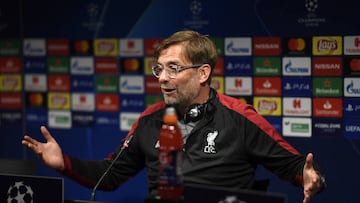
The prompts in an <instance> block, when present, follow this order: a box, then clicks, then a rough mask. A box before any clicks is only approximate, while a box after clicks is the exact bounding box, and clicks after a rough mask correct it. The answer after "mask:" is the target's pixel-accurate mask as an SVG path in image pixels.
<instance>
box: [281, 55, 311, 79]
mask: <svg viewBox="0 0 360 203" xmlns="http://www.w3.org/2000/svg"><path fill="white" fill-rule="evenodd" d="M310 67H311V61H310V57H284V58H283V74H284V75H310V74H311V72H310V70H311V69H310Z"/></svg>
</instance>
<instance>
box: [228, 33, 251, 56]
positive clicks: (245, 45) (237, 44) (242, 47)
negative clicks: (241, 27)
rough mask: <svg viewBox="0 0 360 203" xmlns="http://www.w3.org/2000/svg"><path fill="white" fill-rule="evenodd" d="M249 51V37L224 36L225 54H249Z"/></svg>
mask: <svg viewBox="0 0 360 203" xmlns="http://www.w3.org/2000/svg"><path fill="white" fill-rule="evenodd" d="M251 52H252V49H251V38H249V37H238V38H225V55H226V56H250V55H251Z"/></svg>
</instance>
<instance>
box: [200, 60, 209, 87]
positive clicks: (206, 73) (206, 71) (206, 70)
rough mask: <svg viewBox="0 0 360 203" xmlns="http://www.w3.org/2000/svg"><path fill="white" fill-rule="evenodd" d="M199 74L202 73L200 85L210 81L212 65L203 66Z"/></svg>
mask: <svg viewBox="0 0 360 203" xmlns="http://www.w3.org/2000/svg"><path fill="white" fill-rule="evenodd" d="M199 73H200V83H204V82H206V81H207V80H208V79H209V77H210V73H211V67H210V65H209V64H204V65H202V66H201V67H200V68H199Z"/></svg>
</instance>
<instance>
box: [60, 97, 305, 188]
mask: <svg viewBox="0 0 360 203" xmlns="http://www.w3.org/2000/svg"><path fill="white" fill-rule="evenodd" d="M165 107H166V105H165V103H163V102H162V103H157V104H154V105H152V106H150V107H148V108H147V109H146V110H145V111H144V112H143V113H142V114H141V115H140V117H139V119H138V120H137V121H136V122H135V124H134V125H133V127H132V129H131V130H130V131H129V133H128V135H127V137H128V136H132V135H133V137H132V140H131V142H130V143H129V144H128V147H127V148H126V149H125V150H124V151H123V152H122V154H121V156H120V158H119V159H118V161H117V162H116V163H115V164H114V166H113V167H112V170H111V171H110V172H109V173H108V174H107V176H106V178H105V179H104V180H103V181H102V184H101V185H100V187H99V189H102V190H112V189H116V188H117V187H118V186H120V185H121V184H122V183H123V182H125V181H127V180H128V179H129V178H131V177H132V176H135V175H136V174H137V173H138V172H139V171H140V170H142V169H143V168H144V167H145V168H146V172H147V176H148V183H149V191H152V190H154V189H156V179H157V173H158V166H159V163H158V148H156V147H155V145H156V143H157V141H158V133H159V129H160V126H161V124H162V116H163V113H164V110H165ZM211 133H213V134H217V135H215V138H214V137H213V138H210V140H207V137H208V135H210V134H211ZM122 142H123V141H122ZM119 149H120V148H119ZM119 149H118V150H116V152H115V153H113V154H112V155H111V156H109V157H108V158H107V159H105V160H101V161H83V160H79V159H75V158H73V157H70V156H68V155H65V154H64V160H65V166H66V168H65V170H64V171H62V173H63V174H64V175H66V176H68V177H70V178H72V179H74V180H76V181H78V182H79V183H81V184H83V185H85V186H88V187H93V186H94V184H95V183H96V181H97V180H98V179H99V178H100V176H101V175H102V174H103V172H104V171H105V170H106V168H107V167H108V165H109V164H110V162H111V161H110V160H111V158H113V157H115V156H114V155H115V154H116V153H118V152H119ZM258 164H261V165H263V166H264V167H265V168H267V169H268V170H270V171H272V172H273V173H274V174H276V175H278V176H279V177H280V178H282V179H286V180H288V181H290V182H291V183H293V184H294V185H297V186H301V185H302V181H303V178H302V170H303V166H304V164H305V157H304V156H302V155H300V154H299V152H298V151H297V150H295V149H294V148H293V147H292V146H290V144H289V143H288V142H286V141H285V140H284V139H283V137H282V136H281V135H280V134H279V133H278V132H277V131H276V130H275V129H274V128H273V127H272V126H271V125H270V124H269V123H268V122H267V121H266V120H265V119H264V118H263V117H262V116H261V115H259V114H258V113H257V112H256V111H255V110H254V108H253V107H252V106H251V105H248V104H246V103H243V102H241V101H239V100H237V99H235V98H232V97H230V96H226V95H223V94H215V96H213V98H212V99H211V100H210V101H209V103H208V104H207V108H206V110H205V116H204V117H203V118H202V119H201V120H200V122H199V123H198V124H197V125H196V126H195V128H194V129H193V130H192V132H191V133H190V135H189V137H188V139H187V142H186V144H185V145H184V157H183V169H182V170H183V175H184V182H185V183H189V184H197V185H207V186H220V187H226V188H231V189H247V188H250V187H251V185H252V183H253V179H254V176H255V170H256V166H257V165H258Z"/></svg>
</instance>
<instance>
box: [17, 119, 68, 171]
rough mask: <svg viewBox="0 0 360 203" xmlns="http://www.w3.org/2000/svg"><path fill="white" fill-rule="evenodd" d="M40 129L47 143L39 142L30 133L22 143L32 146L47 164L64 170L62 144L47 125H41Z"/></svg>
mask: <svg viewBox="0 0 360 203" xmlns="http://www.w3.org/2000/svg"><path fill="white" fill-rule="evenodd" d="M40 131H41V133H42V134H43V136H44V138H45V140H46V142H45V143H42V142H39V141H37V140H35V139H33V138H32V137H30V136H29V135H25V136H24V139H23V140H22V142H21V143H22V144H23V145H25V146H26V147H28V148H30V149H31V150H32V151H33V152H34V153H35V154H36V155H37V156H38V157H39V158H40V160H41V161H42V162H43V163H44V164H45V165H47V166H49V167H51V168H53V169H56V170H59V171H62V170H63V169H64V167H65V166H64V159H63V155H62V151H61V148H60V146H59V145H58V143H57V142H56V140H55V139H54V138H53V137H52V136H51V134H50V132H49V131H48V130H47V129H46V127H45V126H41V127H40Z"/></svg>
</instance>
